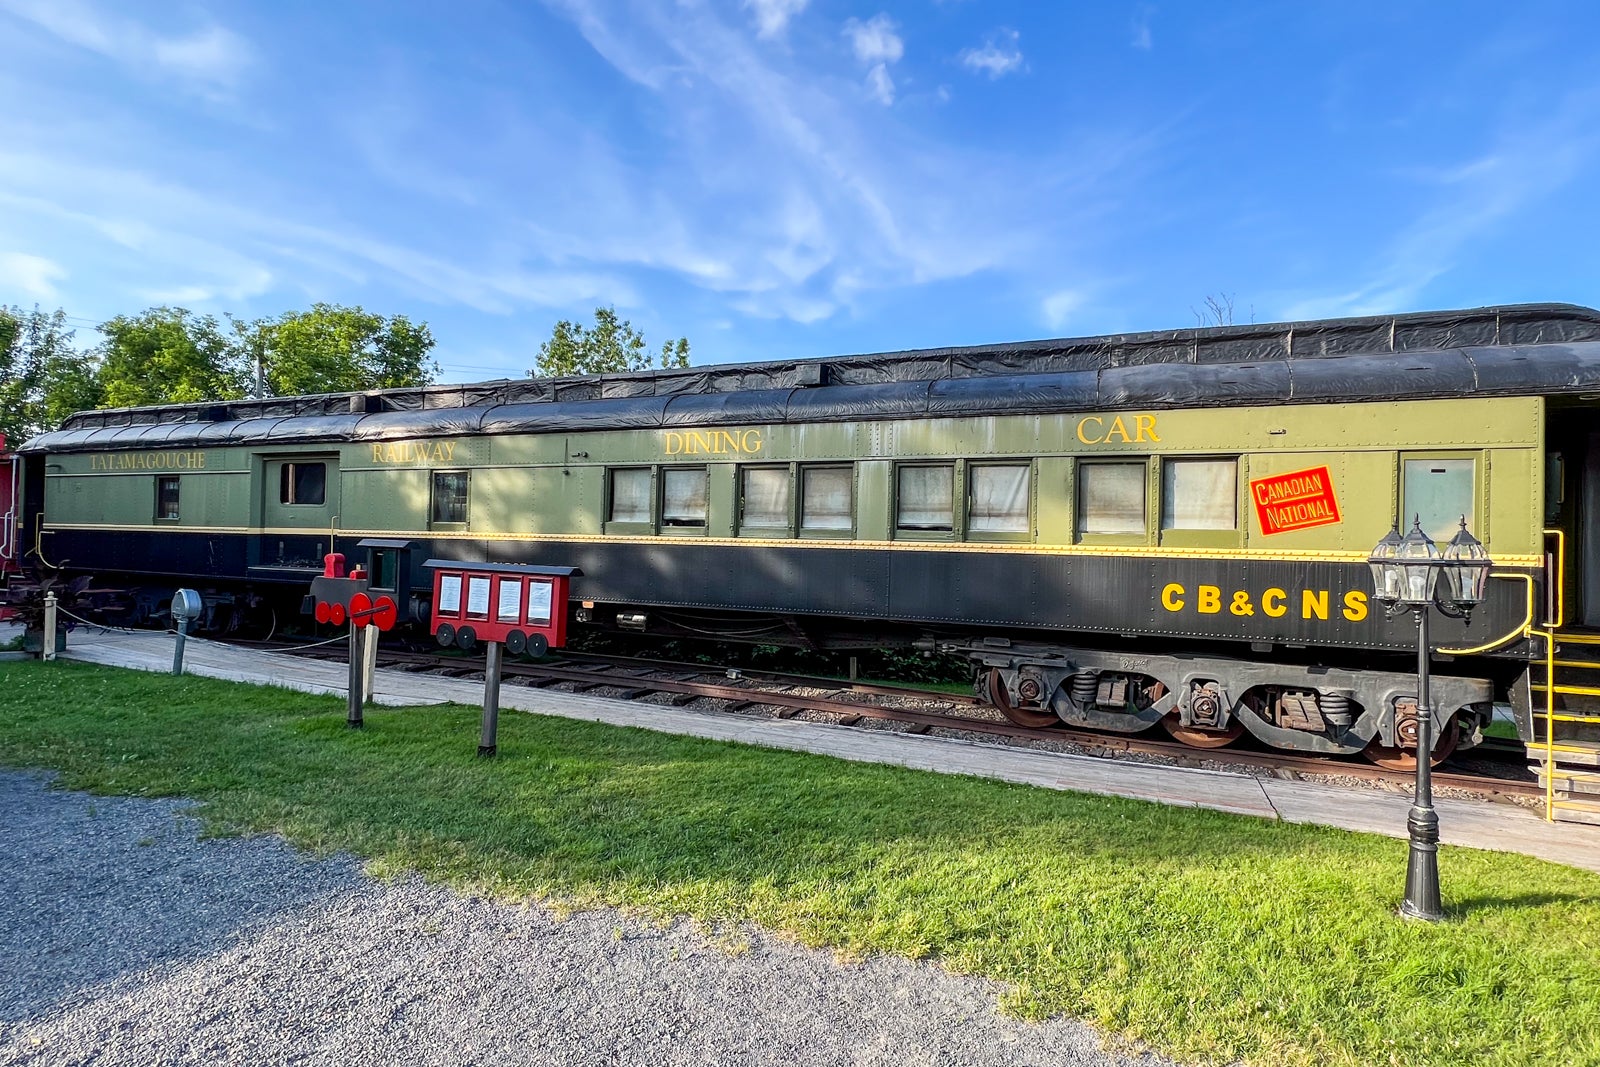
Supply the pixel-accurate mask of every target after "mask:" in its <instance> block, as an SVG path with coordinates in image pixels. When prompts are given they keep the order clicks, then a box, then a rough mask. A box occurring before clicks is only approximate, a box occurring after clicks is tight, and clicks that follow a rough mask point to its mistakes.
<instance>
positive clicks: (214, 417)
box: [200, 404, 232, 422]
mask: <svg viewBox="0 0 1600 1067" xmlns="http://www.w3.org/2000/svg"><path fill="white" fill-rule="evenodd" d="M231 418H232V416H231V415H230V414H229V413H228V405H226V404H206V405H204V406H202V407H201V408H200V421H201V422H227V421H229V419H231Z"/></svg>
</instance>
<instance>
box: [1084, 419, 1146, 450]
mask: <svg viewBox="0 0 1600 1067" xmlns="http://www.w3.org/2000/svg"><path fill="white" fill-rule="evenodd" d="M1076 432H1077V435H1078V440H1079V441H1081V442H1083V443H1084V444H1086V445H1104V444H1110V443H1111V442H1113V441H1115V442H1117V443H1118V444H1124V445H1136V444H1140V443H1143V442H1145V441H1150V442H1152V443H1155V444H1160V443H1161V435H1160V434H1158V433H1156V417H1155V416H1154V415H1135V416H1134V417H1133V429H1132V430H1130V429H1128V423H1127V420H1125V419H1124V418H1123V417H1122V416H1121V415H1114V416H1112V417H1111V425H1110V426H1109V427H1108V426H1106V420H1105V416H1103V415H1085V416H1084V417H1083V418H1081V419H1079V420H1078V428H1077V431H1076Z"/></svg>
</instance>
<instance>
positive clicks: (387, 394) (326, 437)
mask: <svg viewBox="0 0 1600 1067" xmlns="http://www.w3.org/2000/svg"><path fill="white" fill-rule="evenodd" d="M1597 406H1600V313H1597V312H1594V311H1591V310H1588V309H1585V308H1579V307H1573V306H1568V305H1525V306H1514V307H1502V308H1486V309H1480V310H1473V311H1461V312H1441V313H1426V314H1413V315H1401V316H1394V317H1376V318H1357V319H1340V320H1325V321H1317V322H1300V323H1291V324H1273V325H1254V326H1239V327H1221V328H1215V329H1194V330H1178V331H1169V332H1162V333H1145V334H1131V335H1120V336H1108V337H1095V338H1087V339H1075V340H1058V341H1042V342H1031V343H1022V344H1010V345H998V346H986V347H974V348H955V349H938V350H927V351H914V352H903V353H894V354H887V355H877V356H859V357H843V358H832V359H823V360H814V361H800V362H791V363H765V364H751V365H737V366H712V367H704V368H691V369H683V370H661V371H653V372H642V373H635V374H618V375H604V376H598V377H586V378H573V379H558V380H524V381H502V382H490V383H485V384H480V385H466V386H432V387H427V388H420V389H401V390H387V391H381V392H373V393H361V394H353V395H351V394H343V395H329V396H311V397H291V398H281V399H270V400H259V401H258V400H250V401H237V402H229V403H216V404H180V405H169V406H163V407H153V408H140V409H128V410H109V411H92V412H84V413H81V414H78V415H75V416H73V417H72V418H71V419H70V420H68V422H67V423H66V425H65V426H64V427H63V428H62V429H60V430H58V431H56V432H53V433H48V434H45V435H43V436H41V437H38V438H36V439H34V440H33V441H30V442H28V444H27V445H26V446H25V447H24V448H23V449H22V450H21V454H22V455H23V457H24V460H25V464H26V469H25V475H24V479H23V488H24V497H25V504H24V508H25V511H24V516H23V518H24V524H25V532H26V536H27V547H28V548H29V549H30V551H31V552H33V553H35V554H37V555H38V556H39V558H40V559H41V560H42V561H44V562H46V563H48V564H51V565H54V566H59V567H63V568H66V569H67V570H69V571H74V572H79V571H81V572H93V573H95V574H97V575H101V576H104V577H103V578H102V580H103V581H109V582H110V583H111V584H114V585H117V586H119V587H122V588H127V589H130V590H135V591H142V593H141V596H140V601H139V602H140V603H141V604H142V605H143V606H144V608H145V609H147V610H151V611H153V610H155V607H156V605H159V604H161V603H163V602H164V601H165V600H166V599H167V598H168V597H169V596H170V591H171V588H172V586H173V585H174V584H175V583H182V584H185V585H195V586H197V587H199V588H201V589H202V590H203V591H204V594H205V597H206V602H207V610H208V620H207V621H208V622H209V623H210V624H212V625H213V626H215V627H217V628H225V627H226V626H228V625H231V624H233V623H235V622H237V621H239V620H248V619H249V618H250V617H251V616H252V615H257V616H262V615H265V614H266V613H269V612H272V611H283V610H286V609H287V610H294V606H295V605H297V604H298V602H299V599H300V595H301V594H302V593H303V592H304V589H305V588H306V585H307V583H308V581H309V579H310V577H311V576H313V575H314V574H316V573H320V570H321V567H320V559H321V557H322V555H323V554H324V553H325V552H328V551H330V550H335V551H340V552H343V553H345V554H346V555H347V556H349V557H351V558H353V559H362V560H365V561H366V563H367V565H368V569H369V572H370V573H371V575H372V580H373V584H374V585H375V586H376V587H379V588H382V589H385V590H388V591H390V592H392V593H393V594H394V595H395V596H396V597H397V598H399V600H400V602H401V603H403V604H407V605H408V606H409V609H410V611H411V613H412V614H413V615H414V616H416V617H426V613H427V607H428V605H427V603H426V598H427V596H428V595H429V590H430V586H429V585H428V583H427V580H426V575H425V572H424V571H423V570H422V563H423V562H424V561H425V560H427V559H428V558H430V557H443V558H462V559H472V558H476V559H482V560H486V561H495V562H526V563H536V564H544V565H550V566H562V567H577V568H580V569H581V570H582V572H583V575H584V577H583V578H582V579H581V580H580V581H579V582H578V583H577V584H576V585H575V587H574V590H573V595H574V597H575V604H574V617H573V620H572V621H573V623H574V624H575V625H576V626H580V627H581V626H586V625H587V626H598V627H606V628H620V629H624V630H636V631H642V632H645V633H647V634H658V635H662V636H680V637H681V636H699V637H704V636H714V637H717V638H721V639H727V640H756V641H760V642H763V643H772V644H784V643H792V644H797V645H803V646H808V647H818V648H844V647H861V646H866V645H884V644H901V645H907V646H917V647H922V648H925V649H937V650H942V651H946V652H955V653H959V654H961V655H964V656H967V657H968V658H969V659H971V661H972V662H973V663H974V664H975V666H976V667H977V668H978V672H979V679H980V688H981V690H982V692H983V693H984V694H985V695H986V696H987V697H988V699H990V700H991V701H992V702H993V703H994V704H996V705H997V706H998V707H999V708H1001V709H1002V710H1003V711H1005V713H1006V714H1007V715H1009V716H1010V717H1011V718H1013V720H1014V721H1017V722H1020V723H1024V724H1029V725H1037V726H1044V725H1048V724H1053V723H1055V722H1058V721H1065V722H1068V723H1073V724H1081V725H1086V726H1093V727H1097V728H1100V729H1104V730H1112V731H1134V730H1142V729H1146V728H1148V727H1151V726H1153V725H1156V724H1158V723H1160V724H1163V725H1165V726H1166V727H1167V728H1168V729H1169V730H1171V731H1172V732H1173V733H1174V735H1175V736H1177V737H1179V738H1180V739H1182V740H1185V741H1187V742H1188V743H1190V744H1193V745H1197V746H1201V747H1205V746H1213V745H1218V744H1225V743H1227V742H1228V741H1230V740H1232V739H1233V738H1235V737H1237V736H1239V735H1240V734H1241V733H1243V732H1246V731H1247V732H1249V733H1251V734H1253V735H1254V736H1256V737H1257V738H1259V739H1260V740H1262V741H1263V742H1265V743H1267V744H1269V745H1274V746H1278V747H1281V748H1289V749H1300V750H1306V751H1314V752H1324V753H1354V752H1361V751H1365V752H1367V753H1368V754H1369V755H1370V756H1372V757H1374V758H1378V759H1380V760H1388V761H1404V760H1405V759H1406V758H1407V754H1406V747H1407V744H1408V741H1409V742H1410V743H1411V744H1412V745H1413V747H1414V740H1413V739H1414V737H1415V731H1416V708H1417V702H1416V683H1415V679H1414V675H1413V674H1412V666H1413V664H1412V661H1411V660H1410V659H1409V658H1408V650H1410V649H1412V648H1413V647H1414V641H1415V636H1414V629H1413V625H1412V622H1411V620H1410V618H1409V617H1404V616H1402V617H1399V618H1394V619H1390V618H1387V617H1386V616H1385V613H1384V612H1383V610H1382V609H1381V606H1380V605H1377V604H1375V603H1374V601H1373V600H1372V599H1371V598H1370V596H1369V591H1370V588H1371V585H1370V577H1369V569H1368V567H1367V564H1366V560H1367V556H1368V554H1369V553H1370V551H1371V550H1372V547H1373V545H1374V544H1375V543H1376V542H1377V541H1378V539H1379V538H1380V537H1382V536H1383V535H1384V534H1385V533H1386V532H1387V531H1388V530H1389V529H1390V527H1391V525H1393V524H1394V523H1396V522H1397V521H1398V522H1400V524H1401V528H1402V532H1404V528H1405V527H1407V526H1409V525H1410V522H1411V520H1412V517H1413V516H1417V517H1419V518H1420V522H1421V524H1422V527H1423V529H1424V530H1426V531H1427V532H1428V533H1429V534H1430V535H1431V536H1433V537H1434V538H1435V539H1438V540H1440V541H1441V542H1443V541H1445V540H1448V539H1449V538H1450V537H1451V536H1452V534H1453V533H1454V532H1455V531H1456V530H1457V529H1458V528H1459V525H1460V523H1461V521H1462V520H1463V519H1464V520H1465V522H1466V525H1467V526H1468V528H1469V529H1470V530H1471V532H1472V533H1473V534H1475V535H1476V536H1478V537H1479V538H1481V539H1482V540H1483V541H1484V542H1485V544H1486V545H1487V547H1488V550H1489V552H1490V554H1491V555H1492V556H1493V558H1494V560H1495V562H1496V564H1497V569H1496V578H1495V580H1493V581H1491V583H1490V590H1489V592H1490V595H1489V597H1488V600H1487V601H1486V602H1485V603H1484V604H1483V605H1482V606H1481V607H1480V608H1479V610H1478V611H1477V612H1475V613H1474V614H1473V615H1472V617H1471V620H1470V622H1462V621H1453V620H1447V621H1443V622H1442V623H1440V624H1439V625H1438V626H1437V628H1436V642H1437V644H1438V646H1439V647H1441V648H1442V649H1444V650H1446V653H1447V654H1446V655H1444V656H1442V657H1441V662H1440V663H1439V665H1438V668H1437V673H1436V675H1435V692H1434V696H1435V705H1436V716H1437V726H1438V727H1439V731H1438V734H1437V736H1438V737H1439V738H1440V742H1439V744H1440V748H1439V749H1438V750H1437V752H1438V753H1441V754H1442V753H1443V752H1447V751H1448V750H1449V748H1450V747H1452V746H1454V745H1456V744H1458V743H1465V744H1470V743H1472V742H1474V741H1475V740H1476V739H1477V738H1478V737H1479V736H1480V729H1481V728H1482V727H1483V725H1484V724H1485V723H1486V722H1487V721H1488V718H1489V716H1490V713H1491V707H1492V705H1493V704H1494V703H1495V702H1497V701H1506V702H1509V703H1511V704H1512V706H1513V707H1514V708H1515V709H1516V717H1517V721H1518V726H1519V729H1520V730H1521V732H1522V734H1523V736H1524V737H1525V738H1531V737H1532V736H1533V734H1534V732H1535V724H1534V718H1533V715H1534V705H1535V703H1536V701H1535V700H1534V699H1533V696H1532V689H1533V685H1534V681H1535V679H1534V677H1533V676H1532V675H1531V673H1530V665H1531V661H1532V660H1533V659H1534V656H1535V654H1536V653H1537V652H1538V650H1539V649H1540V648H1541V647H1542V646H1541V645H1540V643H1539V641H1537V640H1535V637H1536V634H1537V632H1538V631H1539V630H1540V628H1541V627H1542V628H1544V629H1546V630H1549V629H1550V628H1552V627H1558V626H1561V625H1563V623H1566V624H1567V627H1568V631H1569V632H1570V631H1571V630H1572V628H1573V627H1596V626H1600V523H1597V522H1596V521H1595V519H1594V516H1595V515H1596V509H1597V508H1600V422H1597V421H1596V418H1595V415H1596V408H1597ZM1574 640H1581V636H1575V637H1574Z"/></svg>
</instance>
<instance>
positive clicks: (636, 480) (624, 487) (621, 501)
mask: <svg viewBox="0 0 1600 1067" xmlns="http://www.w3.org/2000/svg"><path fill="white" fill-rule="evenodd" d="M611 521H612V522H649V521H650V471H649V469H648V468H644V467H637V468H629V469H626V470H614V471H612V472H611Z"/></svg>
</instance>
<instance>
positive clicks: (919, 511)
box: [894, 463, 956, 533]
mask: <svg viewBox="0 0 1600 1067" xmlns="http://www.w3.org/2000/svg"><path fill="white" fill-rule="evenodd" d="M955 484H956V468H955V465H954V464H948V463H941V464H939V465H938V466H927V467H901V468H900V471H899V475H898V489H899V491H898V492H897V493H895V512H894V525H895V529H897V530H909V531H912V532H914V533H938V532H944V531H949V530H951V529H953V528H954V520H955Z"/></svg>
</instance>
